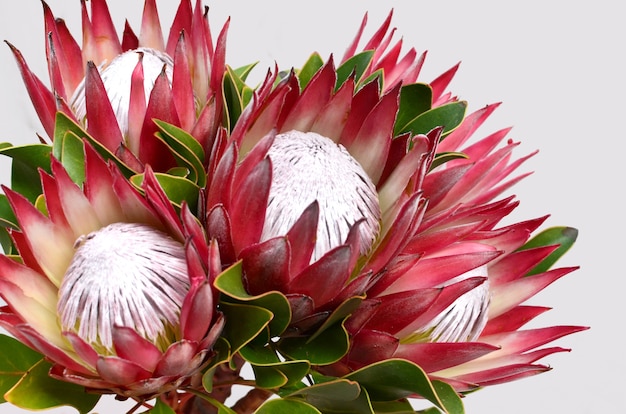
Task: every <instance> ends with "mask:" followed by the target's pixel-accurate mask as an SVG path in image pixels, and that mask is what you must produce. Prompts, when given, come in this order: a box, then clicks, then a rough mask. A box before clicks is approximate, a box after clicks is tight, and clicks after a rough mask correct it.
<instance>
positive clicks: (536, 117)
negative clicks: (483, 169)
mask: <svg viewBox="0 0 626 414" xmlns="http://www.w3.org/2000/svg"><path fill="white" fill-rule="evenodd" d="M48 3H49V5H50V6H51V7H52V10H53V11H54V13H55V15H56V16H58V17H63V18H64V19H65V20H66V21H67V23H68V25H69V26H70V28H71V30H72V31H73V33H75V34H77V33H79V30H80V22H79V19H80V10H79V9H80V6H79V1H78V0H72V1H68V0H48ZM109 3H110V4H109V6H110V9H111V12H112V14H113V16H114V21H115V22H116V24H117V27H118V29H119V30H120V32H121V29H122V25H123V22H124V18H128V19H129V21H130V23H131V25H132V26H133V27H134V28H136V29H138V27H139V21H140V16H141V9H142V7H143V1H142V0H124V1H122V0H109ZM205 3H208V0H205ZM157 4H158V6H159V11H160V14H161V18H162V21H163V22H164V23H163V28H164V30H167V29H169V24H170V22H171V19H172V17H173V15H174V11H175V9H176V6H177V4H178V1H176V0H167V1H166V0H160V1H157ZM208 5H209V6H210V21H211V24H212V27H213V28H214V31H216V32H217V31H218V30H219V29H220V28H221V25H222V24H223V23H224V21H225V20H226V19H227V18H228V16H230V17H231V28H230V32H229V42H228V49H227V57H228V63H229V64H231V66H235V67H236V66H239V65H243V64H247V63H250V62H253V61H259V64H258V66H257V69H255V71H254V72H253V77H255V79H261V77H262V76H263V75H264V74H265V71H266V69H267V68H268V67H270V66H272V67H273V63H274V61H276V62H278V63H279V65H280V66H281V67H282V68H285V67H288V66H296V67H298V66H300V65H301V64H302V63H303V62H304V61H305V60H306V59H307V57H308V56H309V54H310V53H311V52H313V51H314V50H317V51H319V52H320V53H321V54H322V56H324V57H326V56H328V55H329V54H330V53H335V54H336V55H337V56H338V57H340V56H341V55H342V54H343V51H344V50H345V47H346V46H347V45H348V43H349V42H350V41H351V40H352V38H353V35H354V33H355V32H356V29H357V28H358V26H359V24H360V21H361V18H362V16H363V14H364V13H365V12H366V11H369V20H370V25H369V31H368V32H367V33H368V34H370V33H371V32H372V31H373V30H374V29H375V28H377V27H378V25H379V24H380V23H381V22H382V21H383V20H384V18H385V17H386V16H387V14H388V12H389V11H390V10H391V9H392V8H393V9H394V11H395V12H394V19H393V23H394V26H396V27H397V28H398V32H397V33H398V35H399V36H402V37H403V38H404V41H405V45H406V46H407V47H408V46H415V47H416V48H417V49H418V51H422V50H428V51H429V52H428V57H427V60H426V64H425V66H424V70H423V72H422V73H423V76H422V78H421V79H422V80H423V81H430V80H432V79H433V78H434V77H435V76H437V75H438V74H439V73H441V72H443V71H444V70H446V69H448V68H449V67H451V66H452V65H454V64H456V63H457V62H458V61H461V62H462V64H461V68H460V71H459V72H458V74H457V76H456V78H455V80H454V81H453V82H452V84H451V90H452V91H453V92H454V93H455V94H456V95H458V96H459V97H460V98H461V99H465V100H468V101H469V104H470V110H473V109H478V108H480V107H482V106H484V105H485V104H487V103H493V102H500V101H503V102H504V103H503V105H502V106H501V107H500V108H499V109H498V110H497V111H496V113H495V114H494V115H493V117H492V119H491V120H490V121H489V122H488V123H487V125H486V127H485V126H484V127H483V128H482V130H481V131H479V132H482V133H483V134H487V133H489V132H492V131H494V130H496V129H500V128H502V127H506V126H511V125H513V126H514V129H513V131H512V132H511V134H510V136H511V137H512V138H513V139H515V140H521V141H522V145H521V146H520V147H519V149H518V150H517V155H518V156H522V155H525V154H527V153H529V152H532V151H533V150H535V149H539V150H540V153H539V154H538V155H537V156H535V157H534V158H533V159H531V160H530V161H529V162H528V163H527V164H526V165H525V167H526V170H528V171H535V174H534V175H532V176H530V177H529V178H527V179H526V180H525V181H524V182H522V183H521V184H519V185H518V186H517V187H516V188H515V189H514V193H515V194H516V195H517V196H518V198H519V199H520V200H521V206H520V207H519V209H518V210H516V211H515V212H514V213H513V216H512V219H515V220H516V221H521V220H525V219H529V218H534V217H539V216H542V215H544V214H547V213H550V214H551V215H552V216H551V218H550V219H549V220H548V222H547V223H546V225H548V226H552V225H569V226H573V227H577V228H578V229H579V230H580V235H579V241H578V242H577V244H576V245H575V246H574V248H573V249H572V250H571V251H570V253H568V255H566V257H565V258H564V259H562V261H561V262H560V264H561V265H567V266H570V265H580V266H581V269H580V270H579V271H577V272H575V273H573V274H570V275H568V276H566V277H565V278H564V279H562V280H559V281H557V282H556V283H555V284H554V285H552V286H550V287H549V288H548V289H547V290H546V291H545V292H543V293H541V294H540V295H538V296H537V297H536V298H534V299H533V300H532V303H533V304H537V305H545V306H551V307H554V310H552V311H551V312H548V314H545V315H543V316H542V317H540V319H539V320H538V321H537V323H535V324H534V326H549V325H557V324H576V325H588V326H591V327H592V329H591V330H590V331H586V332H583V333H579V334H576V335H573V336H571V337H565V338H563V339H561V340H559V341H558V342H557V344H558V345H559V346H563V347H571V348H573V351H572V352H571V353H565V354H558V355H553V356H550V357H548V358H547V359H545V360H544V362H545V363H548V364H550V365H551V366H553V367H554V370H553V371H550V372H548V373H545V374H542V375H539V376H537V377H532V378H529V379H525V380H521V381H517V382H513V383H509V384H505V385H500V386H495V387H491V388H488V389H484V390H481V391H479V392H477V393H475V394H472V395H470V396H469V397H468V398H466V399H465V406H466V411H467V412H468V414H477V413H480V414H496V413H508V414H522V413H524V414H526V413H530V412H532V413H574V414H584V413H619V412H622V411H620V410H621V409H623V407H624V403H623V402H622V398H623V397H622V394H621V393H622V390H623V389H624V388H625V386H626V379H625V377H624V372H625V371H626V357H625V356H624V351H623V340H622V339H621V338H622V337H623V335H624V333H623V320H624V316H625V312H624V306H623V304H624V298H623V295H624V292H625V289H624V281H623V278H624V277H625V276H626V275H625V272H624V266H623V260H621V259H622V257H623V256H621V255H623V254H624V252H623V250H624V247H625V246H624V241H623V240H624V239H623V235H624V231H625V230H626V228H625V226H624V218H623V215H624V208H623V201H622V198H623V193H624V189H625V186H624V178H626V174H624V169H623V168H624V165H625V162H624V160H623V157H624V153H625V151H624V150H625V145H624V140H625V139H626V136H625V134H624V129H623V124H624V122H623V120H624V114H625V110H626V105H625V104H624V97H625V95H626V87H625V81H624V76H625V75H626V70H625V69H626V68H625V65H624V62H625V59H624V58H625V47H624V40H626V31H625V29H624V24H623V21H622V20H623V15H622V14H621V8H620V7H619V2H616V1H613V0H596V1H594V2H593V3H592V2H581V1H573V2H565V1H558V0H556V1H551V2H547V1H539V0H527V1H524V2H503V1H497V0H492V1H490V0H477V1H473V2H469V1H462V0H456V1H436V0H432V1H430V2H426V1H422V0H414V1H411V2H408V1H402V0H387V1H383V0H380V1H372V0H359V1H346V0H341V1H337V0H317V1H315V2H306V3H304V2H303V3H297V2H285V1H277V0H266V1H257V2H251V1H241V0H240V1H234V0H233V1H224V0H214V1H213V2H210V3H208ZM0 39H2V40H5V39H6V40H9V41H11V43H13V44H14V45H16V46H17V47H18V48H19V49H21V50H22V52H23V53H24V55H25V57H26V59H27V60H28V62H29V64H30V65H31V68H32V69H33V70H34V71H35V72H36V73H37V74H39V75H40V76H41V77H42V78H43V79H47V72H46V69H45V57H44V54H43V46H44V33H43V18H42V11H41V4H40V1H38V0H22V1H20V2H17V1H12V2H9V1H6V0H5V1H3V2H2V3H1V4H0ZM0 46H4V45H0ZM36 133H40V134H43V130H42V128H41V126H40V124H39V121H38V119H37V117H36V115H35V112H34V110H33V109H32V106H31V104H30V101H29V100H28V96H27V94H26V91H25V88H24V87H23V85H22V83H21V80H20V77H19V73H18V69H17V66H16V65H15V63H14V60H13V58H12V55H11V53H10V51H9V48H8V47H6V46H5V47H4V48H2V47H0V142H3V141H9V142H12V143H14V144H20V143H22V144H24V143H32V142H35V141H36V135H35V134H36ZM8 166H9V160H8V159H0V181H1V182H3V183H7V182H8V173H9V168H8ZM125 407H127V406H124V405H123V404H122V405H118V404H117V403H115V404H114V403H113V401H111V400H110V399H103V400H102V401H101V402H100V403H99V404H98V406H97V408H96V411H97V412H99V413H118V412H120V413H121V412H124V411H125V409H126V408H125ZM0 412H1V413H3V414H4V413H6V414H12V413H21V412H22V411H20V410H18V409H16V408H14V407H11V406H9V405H8V404H5V405H0ZM73 412H74V410H72V409H69V408H59V409H56V410H53V411H50V413H55V414H60V413H73Z"/></svg>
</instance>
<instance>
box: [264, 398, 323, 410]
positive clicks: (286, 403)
mask: <svg viewBox="0 0 626 414" xmlns="http://www.w3.org/2000/svg"><path fill="white" fill-rule="evenodd" d="M255 414H322V413H321V411H319V410H318V409H316V408H315V407H313V406H312V405H310V404H307V403H305V402H304V401H300V400H295V399H286V398H281V399H273V400H268V401H266V402H264V403H263V405H261V406H260V407H259V408H258V409H257V410H256V411H255Z"/></svg>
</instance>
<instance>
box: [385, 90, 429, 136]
mask: <svg viewBox="0 0 626 414" xmlns="http://www.w3.org/2000/svg"><path fill="white" fill-rule="evenodd" d="M432 100H433V91H432V89H431V88H430V86H429V85H427V84H425V83H414V84H412V85H406V86H403V87H402V89H400V107H399V109H398V117H397V119H396V125H395V129H394V136H396V135H399V133H400V131H402V130H403V129H405V128H406V126H407V125H408V124H409V123H410V122H411V121H412V120H413V119H415V118H417V117H418V116H419V115H421V114H422V113H424V112H426V111H428V110H430V108H431V105H432Z"/></svg>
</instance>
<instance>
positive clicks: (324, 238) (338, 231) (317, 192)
mask: <svg viewBox="0 0 626 414" xmlns="http://www.w3.org/2000/svg"><path fill="white" fill-rule="evenodd" d="M269 157H270V159H271V160H272V166H273V170H272V186H271V189H270V195H269V201H268V205H267V212H266V217H265V226H264V228H263V235H262V239H263V240H267V239H270V238H272V237H276V236H280V235H284V234H286V233H287V232H288V231H289V229H290V228H291V226H292V225H293V224H294V223H295V222H296V220H297V219H298V218H299V217H300V215H301V214H302V213H303V212H304V210H305V209H306V208H307V207H308V206H309V205H310V204H311V203H312V202H314V201H316V200H317V202H318V204H319V211H320V213H319V222H318V227H317V241H316V244H315V250H314V253H313V256H312V258H311V261H316V260H318V259H319V258H320V257H322V256H323V255H324V254H325V253H326V252H328V251H329V250H331V249H333V248H334V247H337V246H340V245H341V244H343V243H345V241H346V237H347V236H348V233H349V231H350V228H351V227H352V226H353V225H354V224H355V223H356V222H357V221H359V220H361V219H365V222H364V223H363V225H361V226H360V227H359V233H360V234H359V239H360V246H361V247H360V248H361V253H366V252H367V251H368V250H369V249H370V248H371V246H372V244H373V242H374V240H375V239H376V237H377V236H378V232H379V230H380V218H381V212H380V206H379V203H378V193H377V191H376V187H375V186H374V184H373V183H372V181H371V180H370V178H369V177H368V176H367V173H366V172H365V171H364V170H363V168H362V167H361V165H360V164H359V163H358V162H357V161H356V160H355V159H354V158H353V157H352V156H351V155H350V153H349V152H348V151H347V150H346V149H345V148H344V147H343V146H342V145H338V144H336V143H335V142H333V141H332V140H330V139H329V138H326V137H324V136H322V135H319V134H316V133H314V132H299V131H290V132H287V133H283V134H279V135H277V136H276V137H275V140H274V143H273V144H272V146H271V148H270V150H269Z"/></svg>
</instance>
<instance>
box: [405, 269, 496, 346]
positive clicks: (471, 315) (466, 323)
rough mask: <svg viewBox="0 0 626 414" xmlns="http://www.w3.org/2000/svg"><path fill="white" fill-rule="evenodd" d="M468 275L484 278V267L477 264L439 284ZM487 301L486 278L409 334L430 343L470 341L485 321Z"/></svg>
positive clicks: (463, 278)
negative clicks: (471, 268)
mask: <svg viewBox="0 0 626 414" xmlns="http://www.w3.org/2000/svg"><path fill="white" fill-rule="evenodd" d="M470 277H487V266H480V267H478V268H476V269H474V270H472V271H469V272H466V273H464V274H462V275H459V276H456V277H454V278H452V279H450V280H449V281H447V282H446V283H445V284H443V286H449V285H451V284H453V283H456V282H461V281H463V280H466V279H469V278H470ZM443 286H442V287H443ZM490 302H491V294H490V292H489V280H488V279H487V280H485V281H484V282H483V283H481V284H480V285H478V286H476V287H475V288H473V289H472V290H470V291H469V292H465V293H464V294H463V295H461V296H459V297H458V298H457V299H456V300H455V301H454V302H453V303H452V304H450V306H448V307H447V308H446V309H445V310H444V311H443V312H441V313H439V314H438V315H437V316H435V317H434V318H433V319H432V320H431V321H430V322H428V323H426V324H425V325H424V327H423V328H422V329H421V330H420V331H419V332H416V333H415V334H414V335H413V337H419V338H420V339H421V340H423V339H424V337H425V338H427V340H428V341H431V342H473V341H475V340H476V339H478V337H479V336H480V334H481V333H482V331H483V329H484V328H485V325H486V324H487V320H488V309H489V303H490ZM409 338H410V337H409ZM407 342H411V340H410V339H409V340H408V341H407Z"/></svg>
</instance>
